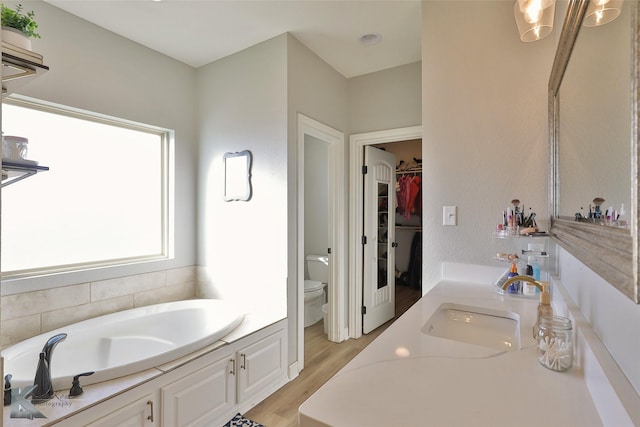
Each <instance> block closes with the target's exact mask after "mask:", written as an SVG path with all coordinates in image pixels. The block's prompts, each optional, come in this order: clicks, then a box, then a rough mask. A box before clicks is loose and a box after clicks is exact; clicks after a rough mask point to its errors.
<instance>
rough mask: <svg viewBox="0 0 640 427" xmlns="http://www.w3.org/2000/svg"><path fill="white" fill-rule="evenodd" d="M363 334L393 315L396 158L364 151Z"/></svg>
mask: <svg viewBox="0 0 640 427" xmlns="http://www.w3.org/2000/svg"><path fill="white" fill-rule="evenodd" d="M364 161H365V170H366V173H365V175H364V236H365V239H363V242H364V249H363V251H364V255H363V268H364V271H363V275H362V276H363V290H362V305H363V307H364V310H363V315H362V316H363V317H362V332H363V333H365V334H367V333H369V332H371V331H372V330H374V329H375V328H377V327H378V326H380V325H382V324H383V323H385V322H386V321H388V320H390V319H392V318H393V316H394V314H395V246H396V245H395V163H396V160H395V156H394V155H393V154H391V153H387V152H386V151H383V150H380V149H378V148H375V147H370V146H367V147H364Z"/></svg>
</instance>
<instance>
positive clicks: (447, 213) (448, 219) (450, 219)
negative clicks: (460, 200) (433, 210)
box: [442, 206, 458, 225]
mask: <svg viewBox="0 0 640 427" xmlns="http://www.w3.org/2000/svg"><path fill="white" fill-rule="evenodd" d="M442 225H458V210H457V206H443V207H442Z"/></svg>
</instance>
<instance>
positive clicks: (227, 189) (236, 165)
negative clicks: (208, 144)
mask: <svg viewBox="0 0 640 427" xmlns="http://www.w3.org/2000/svg"><path fill="white" fill-rule="evenodd" d="M223 160H224V201H225V202H232V201H234V200H240V201H244V202H246V201H249V200H250V199H251V192H252V190H251V160H252V159H251V151H249V150H244V151H240V152H237V153H225V154H224V156H223Z"/></svg>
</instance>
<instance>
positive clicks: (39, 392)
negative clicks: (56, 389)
mask: <svg viewBox="0 0 640 427" xmlns="http://www.w3.org/2000/svg"><path fill="white" fill-rule="evenodd" d="M66 338H67V334H64V333H62V334H58V335H54V336H52V337H51V338H49V339H48V340H47V342H46V344H45V345H44V347H43V348H42V352H40V360H39V361H38V368H37V369H36V376H35V378H34V380H33V384H34V385H35V386H36V388H35V389H34V390H33V393H32V396H33V398H32V400H33V401H34V402H43V401H45V400H48V399H51V398H52V397H53V384H52V381H51V356H52V355H53V350H54V349H55V348H56V345H58V343H60V342H61V341H64V340H65V339H66Z"/></svg>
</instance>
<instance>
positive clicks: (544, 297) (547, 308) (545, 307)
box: [533, 282, 553, 339]
mask: <svg viewBox="0 0 640 427" xmlns="http://www.w3.org/2000/svg"><path fill="white" fill-rule="evenodd" d="M539 283H540V285H542V290H541V291H540V302H539V303H538V320H536V323H535V325H533V338H536V339H537V337H538V332H539V330H540V322H541V321H542V318H543V317H550V316H553V309H552V308H551V293H550V292H549V283H548V282H539Z"/></svg>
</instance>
